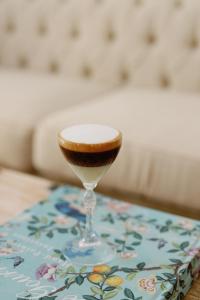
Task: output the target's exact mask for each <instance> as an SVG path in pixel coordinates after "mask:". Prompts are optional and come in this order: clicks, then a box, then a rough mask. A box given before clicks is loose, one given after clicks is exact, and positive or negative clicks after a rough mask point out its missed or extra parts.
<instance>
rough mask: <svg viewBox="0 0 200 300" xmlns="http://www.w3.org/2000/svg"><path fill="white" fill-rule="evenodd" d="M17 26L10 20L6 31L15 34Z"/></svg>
mask: <svg viewBox="0 0 200 300" xmlns="http://www.w3.org/2000/svg"><path fill="white" fill-rule="evenodd" d="M15 29H16V28H15V24H14V22H13V21H12V20H9V21H8V22H7V24H6V26H5V30H6V32H8V33H13V32H14V31H15Z"/></svg>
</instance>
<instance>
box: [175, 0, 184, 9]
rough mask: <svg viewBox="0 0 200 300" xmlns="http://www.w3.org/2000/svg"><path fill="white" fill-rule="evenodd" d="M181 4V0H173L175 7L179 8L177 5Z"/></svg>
mask: <svg viewBox="0 0 200 300" xmlns="http://www.w3.org/2000/svg"><path fill="white" fill-rule="evenodd" d="M182 5H183V1H182V0H175V1H174V6H175V7H176V8H179V7H181V6H182Z"/></svg>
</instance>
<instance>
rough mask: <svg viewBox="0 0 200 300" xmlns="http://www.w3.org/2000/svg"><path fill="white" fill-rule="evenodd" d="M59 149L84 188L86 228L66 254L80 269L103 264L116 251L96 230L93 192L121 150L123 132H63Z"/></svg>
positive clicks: (92, 128)
mask: <svg viewBox="0 0 200 300" xmlns="http://www.w3.org/2000/svg"><path fill="white" fill-rule="evenodd" d="M58 142H59V146H60V148H61V150H62V152H63V154H64V156H65V158H66V160H67V162H68V163H69V165H70V167H71V168H72V170H73V171H74V173H75V174H76V175H77V176H78V177H79V179H80V180H81V182H82V184H83V186H84V188H85V193H84V198H83V205H84V209H85V213H86V224H85V229H84V232H83V233H82V236H81V237H80V239H75V240H73V241H69V242H68V243H67V245H66V247H65V249H64V251H63V253H64V255H65V256H67V257H68V258H69V256H68V253H69V247H70V251H71V253H74V254H75V255H72V256H71V257H70V259H71V261H72V262H73V263H75V264H79V265H80V264H81V265H96V264H102V263H105V262H107V261H110V260H111V259H113V257H114V255H115V251H114V250H113V249H112V248H111V246H110V245H108V244H107V243H105V242H104V241H103V240H102V239H101V238H100V237H99V235H98V234H97V233H96V231H95V230H94V228H93V214H94V209H95V206H96V197H95V193H94V189H95V187H96V186H97V184H98V182H99V180H100V179H101V178H102V176H103V175H104V174H105V173H106V171H107V170H108V169H109V167H110V166H111V164H112V163H113V161H114V160H115V158H116V157H117V154H118V152H119V150H120V147H121V142H122V135H121V133H120V131H118V130H116V129H114V128H111V127H108V126H104V125H97V124H83V125H76V126H72V127H68V128H65V129H63V130H62V131H61V132H60V133H59V135H58Z"/></svg>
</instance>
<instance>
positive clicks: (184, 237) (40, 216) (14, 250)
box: [0, 186, 200, 300]
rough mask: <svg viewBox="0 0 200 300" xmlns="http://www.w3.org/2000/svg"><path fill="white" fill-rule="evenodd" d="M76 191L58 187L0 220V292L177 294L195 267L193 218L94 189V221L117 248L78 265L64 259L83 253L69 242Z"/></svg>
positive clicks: (64, 297) (43, 296) (80, 224)
mask: <svg viewBox="0 0 200 300" xmlns="http://www.w3.org/2000/svg"><path fill="white" fill-rule="evenodd" d="M79 194H80V190H79V189H77V188H74V187H70V186H63V187H60V188H58V189H56V190H55V191H53V192H52V194H51V195H50V196H49V198H48V199H47V200H44V201H41V202H40V203H39V204H37V205H36V206H34V207H33V208H31V209H28V210H26V211H24V212H23V213H22V214H20V215H18V216H17V217H16V218H15V219H14V220H12V221H10V222H8V223H6V224H5V225H3V226H1V227H0V295H1V299H3V300H25V299H29V300H33V299H34V300H36V299H37V300H55V299H56V300H81V299H82V300H83V299H85V300H107V299H115V300H151V299H152V300H153V299H154V300H167V299H170V300H180V299H182V298H183V297H184V295H185V294H186V293H187V291H188V290H189V288H190V287H191V284H192V282H193V280H194V279H196V278H197V277H198V274H199V272H200V222H197V221H193V220H191V219H187V218H182V217H178V216H174V215H170V214H166V213H162V212H159V211H155V210H152V209H146V208H143V207H139V206H135V205H131V204H128V203H125V202H120V201H118V200H114V199H110V198H108V197H104V196H102V195H97V209H96V213H95V227H96V230H97V231H98V232H100V234H101V237H102V238H103V239H105V240H106V241H107V242H108V243H109V244H110V245H112V247H113V249H115V250H116V253H117V255H116V258H115V259H114V260H113V261H111V262H109V263H107V264H103V265H96V266H93V267H86V266H84V265H83V266H80V267H77V266H74V265H72V264H71V262H70V261H71V258H74V257H76V256H79V255H85V256H87V255H90V253H88V252H85V253H82V252H81V253H78V252H73V250H72V248H71V247H70V243H71V242H70V241H71V239H72V238H73V237H75V236H78V235H80V234H81V232H82V230H83V228H84V222H85V214H84V210H83V208H82V206H81V204H80V201H79V199H80V197H79ZM11 200H12V199H11ZM66 242H68V253H67V257H66V256H64V255H63V253H62V249H63V246H64V244H65V243H66Z"/></svg>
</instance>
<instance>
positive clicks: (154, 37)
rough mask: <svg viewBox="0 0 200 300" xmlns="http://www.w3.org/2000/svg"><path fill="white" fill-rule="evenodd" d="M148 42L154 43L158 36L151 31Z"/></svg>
mask: <svg viewBox="0 0 200 300" xmlns="http://www.w3.org/2000/svg"><path fill="white" fill-rule="evenodd" d="M146 40H147V43H148V44H149V45H153V44H155V42H156V36H155V35H154V34H153V33H149V34H148V35H147V37H146Z"/></svg>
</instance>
